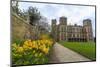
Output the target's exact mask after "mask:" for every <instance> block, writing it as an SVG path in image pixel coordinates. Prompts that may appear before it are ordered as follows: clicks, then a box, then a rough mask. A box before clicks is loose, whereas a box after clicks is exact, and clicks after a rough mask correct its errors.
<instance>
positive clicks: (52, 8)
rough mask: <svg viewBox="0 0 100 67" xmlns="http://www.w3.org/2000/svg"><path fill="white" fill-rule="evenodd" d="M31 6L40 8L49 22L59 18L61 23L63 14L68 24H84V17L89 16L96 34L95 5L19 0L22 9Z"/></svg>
mask: <svg viewBox="0 0 100 67" xmlns="http://www.w3.org/2000/svg"><path fill="white" fill-rule="evenodd" d="M29 6H33V7H36V8H38V10H39V11H40V13H41V15H42V16H44V17H46V18H47V20H48V23H49V24H51V19H57V22H58V23H59V17H61V16H65V17H67V22H68V24H72V25H74V24H75V23H76V24H78V25H82V24H83V23H82V22H83V19H87V18H89V19H91V20H92V27H93V35H94V36H95V7H93V6H78V5H60V4H46V3H45V4H44V3H30V2H19V8H20V9H21V10H23V9H24V10H27V9H28V7H29ZM58 23H57V24H58Z"/></svg>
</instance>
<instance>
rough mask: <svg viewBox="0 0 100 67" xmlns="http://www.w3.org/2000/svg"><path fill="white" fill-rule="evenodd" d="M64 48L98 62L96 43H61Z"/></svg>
mask: <svg viewBox="0 0 100 67" xmlns="http://www.w3.org/2000/svg"><path fill="white" fill-rule="evenodd" d="M59 43H60V44H62V45H63V46H65V47H67V48H69V49H71V50H73V51H76V52H78V53H79V54H81V55H83V56H85V57H87V58H89V59H91V60H96V50H95V49H96V46H95V43H94V42H65V41H61V42H59Z"/></svg>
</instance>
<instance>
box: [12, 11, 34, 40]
mask: <svg viewBox="0 0 100 67" xmlns="http://www.w3.org/2000/svg"><path fill="white" fill-rule="evenodd" d="M30 31H31V32H30ZM33 33H34V30H33V29H32V26H31V25H30V24H28V23H27V21H25V20H24V19H23V18H21V17H19V16H18V15H17V14H15V13H12V15H11V36H12V40H16V39H17V40H24V39H26V38H30V37H32V35H33Z"/></svg>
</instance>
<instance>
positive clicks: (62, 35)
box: [59, 17, 67, 41]
mask: <svg viewBox="0 0 100 67" xmlns="http://www.w3.org/2000/svg"><path fill="white" fill-rule="evenodd" d="M59 40H60V41H61V40H67V18H66V17H60V19H59Z"/></svg>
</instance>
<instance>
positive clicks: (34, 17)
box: [28, 6, 41, 25]
mask: <svg viewBox="0 0 100 67" xmlns="http://www.w3.org/2000/svg"><path fill="white" fill-rule="evenodd" d="M28 14H29V20H30V21H29V23H30V24H31V25H35V24H36V23H38V21H39V20H40V19H41V15H40V12H39V11H38V9H37V8H36V7H32V6H30V7H29V9H28Z"/></svg>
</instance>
